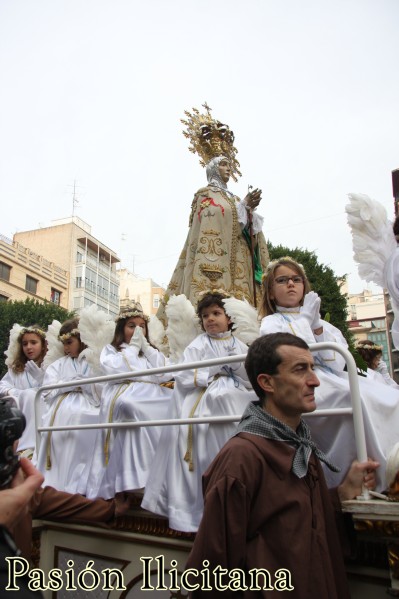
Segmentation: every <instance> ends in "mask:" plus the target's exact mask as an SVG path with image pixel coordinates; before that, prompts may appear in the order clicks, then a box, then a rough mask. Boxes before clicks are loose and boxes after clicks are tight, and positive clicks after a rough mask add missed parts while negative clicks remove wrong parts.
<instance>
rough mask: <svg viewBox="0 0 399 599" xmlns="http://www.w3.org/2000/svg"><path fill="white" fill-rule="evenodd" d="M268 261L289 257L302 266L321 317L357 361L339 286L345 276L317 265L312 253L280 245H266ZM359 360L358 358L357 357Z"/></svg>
mask: <svg viewBox="0 0 399 599" xmlns="http://www.w3.org/2000/svg"><path fill="white" fill-rule="evenodd" d="M268 247H269V254H270V260H277V259H278V258H282V257H283V256H290V257H291V258H294V260H296V261H297V262H299V263H300V264H302V266H303V267H304V269H305V272H306V275H307V277H308V279H309V282H310V285H311V287H312V289H313V291H315V292H316V293H317V294H318V295H319V296H320V298H321V307H320V313H321V317H322V318H324V319H325V320H328V321H329V322H331V324H333V325H334V326H335V327H337V329H339V330H340V331H341V333H342V334H343V336H344V337H345V339H346V340H347V342H348V345H349V349H350V351H351V352H352V353H353V354H354V357H355V359H356V361H357V356H356V355H355V354H357V352H355V350H354V341H353V336H352V333H351V332H350V331H349V327H348V324H347V321H346V319H347V311H346V307H347V306H346V299H347V294H343V293H342V292H341V285H342V282H343V281H344V279H345V275H341V276H337V275H336V274H335V273H334V271H333V270H332V268H330V267H329V266H326V265H325V264H321V263H319V261H318V259H317V256H316V254H315V253H314V252H311V251H309V250H304V249H302V248H295V249H289V248H287V247H285V246H282V245H276V246H274V245H272V244H271V243H269V244H268ZM359 358H360V356H359Z"/></svg>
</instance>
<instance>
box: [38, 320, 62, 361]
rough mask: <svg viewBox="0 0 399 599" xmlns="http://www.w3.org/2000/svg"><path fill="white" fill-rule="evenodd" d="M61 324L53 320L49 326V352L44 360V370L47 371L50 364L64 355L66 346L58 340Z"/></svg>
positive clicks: (47, 339) (47, 334) (47, 335)
mask: <svg viewBox="0 0 399 599" xmlns="http://www.w3.org/2000/svg"><path fill="white" fill-rule="evenodd" d="M60 328H61V323H60V322H59V320H53V322H52V323H51V324H50V325H49V326H48V328H47V333H46V341H47V352H46V355H45V356H44V360H43V368H44V369H46V368H47V367H48V366H50V364H52V363H53V362H55V361H56V360H59V358H62V357H63V356H64V355H65V354H64V346H63V344H62V341H60V340H59V339H58V335H59V334H60Z"/></svg>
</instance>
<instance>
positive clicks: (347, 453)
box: [260, 308, 399, 491]
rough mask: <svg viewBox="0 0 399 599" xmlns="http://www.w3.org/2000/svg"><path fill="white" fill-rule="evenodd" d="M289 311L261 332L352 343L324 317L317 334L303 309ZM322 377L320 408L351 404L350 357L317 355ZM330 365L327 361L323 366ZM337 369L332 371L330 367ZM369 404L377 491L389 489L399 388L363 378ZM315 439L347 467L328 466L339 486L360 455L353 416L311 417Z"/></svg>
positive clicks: (366, 415) (367, 424) (366, 412)
mask: <svg viewBox="0 0 399 599" xmlns="http://www.w3.org/2000/svg"><path fill="white" fill-rule="evenodd" d="M281 310H282V311H284V312H281V313H278V312H277V313H276V314H272V315H270V316H266V317H265V318H263V320H262V323H261V328H260V332H261V334H262V335H266V334H268V333H277V332H285V333H293V334H294V335H297V336H298V337H301V338H302V339H304V340H305V341H306V342H307V343H317V342H320V341H334V342H336V343H339V344H341V345H343V346H344V347H347V344H346V341H345V339H344V337H343V336H342V334H341V332H340V331H339V330H338V329H337V328H335V327H333V326H332V325H331V324H329V323H327V322H324V321H322V323H323V329H324V334H323V335H319V336H315V335H314V334H313V332H312V330H311V328H310V325H309V324H308V322H307V320H306V319H305V318H303V317H302V316H301V315H300V313H299V312H298V309H297V308H296V309H295V310H292V309H291V310H290V309H289V308H284V309H281ZM314 355H315V356H316V357H315V362H316V364H321V366H318V367H317V369H316V370H317V372H316V374H317V377H318V378H319V380H320V386H319V387H317V389H316V405H317V409H318V410H324V409H331V408H344V407H351V401H350V391H349V382H348V376H347V374H346V372H344V371H343V367H344V365H345V361H344V359H343V358H342V357H341V355H340V354H338V353H336V352H332V351H331V350H329V351H328V352H325V351H322V352H317V353H316V354H314ZM323 363H324V364H323ZM329 368H330V369H332V370H329ZM358 380H359V386H360V395H361V400H362V408H363V420H364V429H365V436H366V447H367V453H368V456H369V457H370V458H372V459H375V460H377V461H378V462H380V467H379V468H378V470H377V472H376V478H377V490H380V491H381V490H384V489H385V488H386V482H385V467H386V458H387V455H388V453H389V451H390V450H391V449H392V447H393V445H394V444H395V443H396V442H397V441H399V401H398V400H399V391H398V390H396V389H394V388H392V387H389V386H388V385H381V384H380V383H378V382H374V381H372V380H371V379H370V378H366V377H362V376H359V377H358ZM306 422H307V424H308V425H309V427H310V429H311V432H312V438H313V440H314V441H315V443H316V444H317V445H318V446H319V447H320V449H322V450H323V451H324V452H325V453H326V454H327V455H328V457H329V459H330V460H331V461H332V462H333V463H334V464H335V465H336V466H338V467H340V468H341V472H340V473H334V472H331V471H330V470H329V469H328V468H326V467H324V472H325V475H326V480H327V484H328V486H329V487H334V486H337V485H338V484H339V483H340V482H341V481H342V479H343V478H344V476H345V474H346V472H347V470H348V468H349V467H350V465H351V463H352V461H353V460H355V459H356V445H355V433H354V427H353V418H352V416H351V415H343V416H328V417H327V418H326V417H323V416H312V417H310V418H307V419H306Z"/></svg>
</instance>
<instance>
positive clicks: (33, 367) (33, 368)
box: [25, 360, 44, 386]
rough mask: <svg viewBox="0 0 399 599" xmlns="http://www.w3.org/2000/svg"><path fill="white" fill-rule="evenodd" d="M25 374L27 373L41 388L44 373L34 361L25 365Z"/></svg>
mask: <svg viewBox="0 0 399 599" xmlns="http://www.w3.org/2000/svg"><path fill="white" fill-rule="evenodd" d="M25 372H27V373H28V374H29V375H30V376H31V377H32V378H33V379H35V381H36V383H37V384H38V385H39V386H40V385H41V384H42V382H43V377H44V371H43V370H42V369H41V368H40V367H39V366H38V365H37V364H36V362H35V361H34V360H28V361H27V363H26V364H25Z"/></svg>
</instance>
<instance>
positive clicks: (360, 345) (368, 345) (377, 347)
mask: <svg viewBox="0 0 399 599" xmlns="http://www.w3.org/2000/svg"><path fill="white" fill-rule="evenodd" d="M355 347H356V349H374V350H375V351H382V345H376V344H375V343H372V342H371V341H370V342H367V343H362V342H361V341H359V342H358V343H356V345H355Z"/></svg>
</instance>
